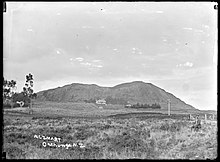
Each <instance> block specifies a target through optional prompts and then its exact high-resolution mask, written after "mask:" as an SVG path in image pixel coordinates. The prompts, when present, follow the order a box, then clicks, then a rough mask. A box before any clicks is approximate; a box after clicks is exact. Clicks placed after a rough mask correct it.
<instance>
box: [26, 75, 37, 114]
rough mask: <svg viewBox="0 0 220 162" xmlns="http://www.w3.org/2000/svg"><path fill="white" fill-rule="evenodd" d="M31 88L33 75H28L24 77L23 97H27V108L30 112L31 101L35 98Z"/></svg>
mask: <svg viewBox="0 0 220 162" xmlns="http://www.w3.org/2000/svg"><path fill="white" fill-rule="evenodd" d="M33 86H34V79H33V75H32V74H30V73H29V74H28V75H26V83H25V86H24V87H23V94H24V96H27V97H28V98H29V100H30V103H29V108H30V110H31V111H32V99H34V98H36V97H37V94H36V93H34V90H33Z"/></svg>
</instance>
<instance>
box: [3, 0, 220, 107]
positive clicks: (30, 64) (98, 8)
mask: <svg viewBox="0 0 220 162" xmlns="http://www.w3.org/2000/svg"><path fill="white" fill-rule="evenodd" d="M214 5H215V3H211V2H210V3H207V2H206V3H204V2H203V3H201V2H196V3H177V2H176V3H174V2H173V3H168V2H166V3H161V2H157V3H149V2H145V3H144V2H127V3H125V2H118V3H113V2H108V3H104V2H102V3H101V2H90V3H89V2H75V3H73V2H71V3H67V2H66V3H63V2H62V3H61V2H56V3H55V2H54V3H45V2H44V3H43V2H41V3H39V2H38V3H36V2H35V3H34V2H25V3H15V2H11V3H9V2H8V3H7V12H6V13H4V15H3V16H4V17H3V34H4V35H3V47H4V48H3V73H4V77H5V79H7V80H11V79H14V80H16V81H17V91H18V92H19V91H21V90H22V87H23V86H24V83H25V75H27V74H28V73H32V74H33V75H34V90H35V92H38V91H41V90H45V89H49V88H55V87H58V86H64V85H66V84H71V83H88V84H98V85H100V86H114V85H117V84H120V83H123V82H131V81H137V80H140V81H144V82H150V83H152V84H155V85H156V86H159V87H161V88H163V89H165V90H166V91H168V92H170V93H173V94H174V95H175V96H176V97H178V98H180V99H182V100H183V101H185V102H186V103H188V104H191V105H192V106H194V107H196V108H198V109H214V110H216V109H217V11H216V10H214Z"/></svg>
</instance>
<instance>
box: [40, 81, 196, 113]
mask: <svg viewBox="0 0 220 162" xmlns="http://www.w3.org/2000/svg"><path fill="white" fill-rule="evenodd" d="M37 96H38V97H37V100H38V101H56V102H79V103H83V102H88V101H89V100H94V101H95V100H96V99H105V100H106V101H107V103H109V104H121V105H125V104H126V103H131V104H136V103H140V104H145V103H147V104H153V103H158V104H160V105H161V109H167V100H168V99H170V100H171V107H172V109H174V110H180V109H182V110H195V108H194V107H193V106H191V105H188V104H186V103H185V102H184V101H182V100H180V99H179V98H177V97H175V96H174V95H173V94H171V93H169V92H166V91H165V90H163V89H161V88H159V87H157V86H155V85H153V84H151V83H145V82H142V81H135V82H130V83H123V84H119V85H116V86H114V87H100V86H98V85H95V84H80V83H73V84H70V85H65V86H63V87H58V88H55V89H49V90H44V91H41V92H38V93H37ZM116 101H117V102H116Z"/></svg>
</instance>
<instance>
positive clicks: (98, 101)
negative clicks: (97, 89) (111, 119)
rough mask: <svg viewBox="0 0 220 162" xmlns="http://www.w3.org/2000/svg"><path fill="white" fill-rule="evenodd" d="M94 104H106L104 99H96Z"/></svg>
mask: <svg viewBox="0 0 220 162" xmlns="http://www.w3.org/2000/svg"><path fill="white" fill-rule="evenodd" d="M96 104H99V105H106V101H105V100H104V99H101V100H96Z"/></svg>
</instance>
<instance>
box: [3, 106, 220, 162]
mask: <svg viewBox="0 0 220 162" xmlns="http://www.w3.org/2000/svg"><path fill="white" fill-rule="evenodd" d="M33 110H34V113H33V114H28V110H27V108H14V109H7V110H5V114H4V125H3V126H4V133H3V137H4V144H3V151H4V152H6V158H8V159H130V158H137V159H215V158H216V157H217V122H216V121H209V122H206V123H205V122H204V121H202V128H201V129H200V130H199V131H198V132H196V131H194V130H191V126H192V121H190V120H189V119H188V118H187V117H188V114H183V113H177V114H174V113H173V114H171V116H168V115H167V114H166V113H164V112H163V111H161V112H159V111H146V110H145V111H144V110H136V109H127V108H123V107H122V106H121V107H120V106H118V107H114V106H112V105H110V106H109V107H108V106H106V107H103V108H102V109H100V108H98V106H97V105H95V104H82V103H53V102H45V103H40V102H38V103H35V105H34V108H33ZM40 137H41V138H40ZM43 137H44V138H45V139H43ZM51 138H53V140H51ZM54 138H55V139H56V138H59V139H61V140H60V141H54ZM79 143H81V144H82V145H79ZM81 146H83V147H81Z"/></svg>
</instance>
